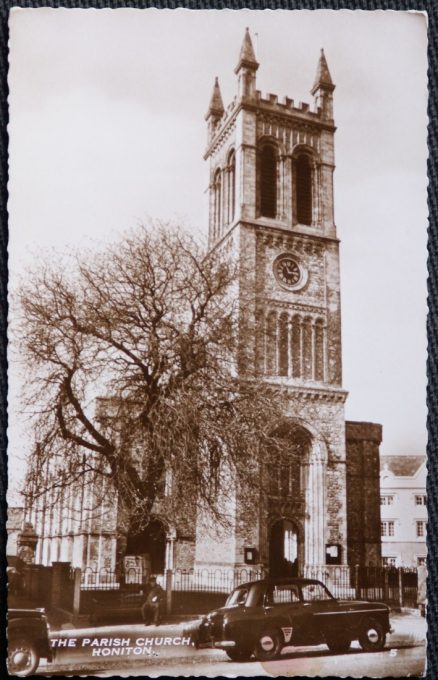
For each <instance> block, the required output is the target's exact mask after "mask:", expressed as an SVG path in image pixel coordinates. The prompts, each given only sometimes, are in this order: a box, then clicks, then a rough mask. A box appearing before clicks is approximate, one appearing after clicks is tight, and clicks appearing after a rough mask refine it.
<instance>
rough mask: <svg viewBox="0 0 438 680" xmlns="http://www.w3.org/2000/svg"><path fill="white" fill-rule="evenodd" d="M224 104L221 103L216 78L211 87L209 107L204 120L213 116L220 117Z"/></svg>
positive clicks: (219, 89)
mask: <svg viewBox="0 0 438 680" xmlns="http://www.w3.org/2000/svg"><path fill="white" fill-rule="evenodd" d="M224 111H225V109H224V103H223V101H222V94H221V88H220V86H219V78H218V77H217V76H216V78H215V80H214V85H213V92H212V93H211V99H210V106H209V107H208V111H207V115H206V116H205V117H206V118H209V117H210V116H211V115H213V116H219V117H220V116H222V115H223V113H224Z"/></svg>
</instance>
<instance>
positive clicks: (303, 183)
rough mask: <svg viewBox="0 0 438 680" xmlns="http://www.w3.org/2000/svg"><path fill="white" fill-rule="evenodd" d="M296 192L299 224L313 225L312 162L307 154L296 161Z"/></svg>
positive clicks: (301, 155)
mask: <svg viewBox="0 0 438 680" xmlns="http://www.w3.org/2000/svg"><path fill="white" fill-rule="evenodd" d="M295 191H296V211H297V222H298V223H299V224H312V162H311V159H310V158H309V156H308V155H307V154H300V155H299V156H298V158H297V159H296V161H295Z"/></svg>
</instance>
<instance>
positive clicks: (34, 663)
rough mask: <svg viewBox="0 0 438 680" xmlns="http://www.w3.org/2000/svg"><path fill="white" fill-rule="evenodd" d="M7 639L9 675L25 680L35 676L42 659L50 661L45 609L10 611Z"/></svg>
mask: <svg viewBox="0 0 438 680" xmlns="http://www.w3.org/2000/svg"><path fill="white" fill-rule="evenodd" d="M7 635H8V671H9V674H10V675H17V676H18V677H20V678H24V677H26V676H28V675H33V674H34V673H35V671H36V669H37V668H38V665H39V663H40V659H41V658H43V659H47V661H52V659H53V653H52V649H51V647H50V641H49V625H48V623H47V617H46V614H45V610H44V609H9V611H8V631H7Z"/></svg>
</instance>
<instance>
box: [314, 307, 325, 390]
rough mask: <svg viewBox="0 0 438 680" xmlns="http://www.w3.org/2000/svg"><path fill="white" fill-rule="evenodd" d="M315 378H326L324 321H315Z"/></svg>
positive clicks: (320, 379)
mask: <svg viewBox="0 0 438 680" xmlns="http://www.w3.org/2000/svg"><path fill="white" fill-rule="evenodd" d="M315 380H319V381H322V380H324V322H323V320H322V319H318V320H317V321H316V323H315Z"/></svg>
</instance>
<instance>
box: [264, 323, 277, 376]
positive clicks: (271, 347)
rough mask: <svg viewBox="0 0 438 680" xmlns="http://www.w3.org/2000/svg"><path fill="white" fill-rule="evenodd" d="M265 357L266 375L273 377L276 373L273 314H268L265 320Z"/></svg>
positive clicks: (275, 330) (275, 339)
mask: <svg viewBox="0 0 438 680" xmlns="http://www.w3.org/2000/svg"><path fill="white" fill-rule="evenodd" d="M265 357H266V373H267V374H268V375H275V374H276V373H277V315H276V313H275V312H269V314H268V316H267V319H266V334H265Z"/></svg>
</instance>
